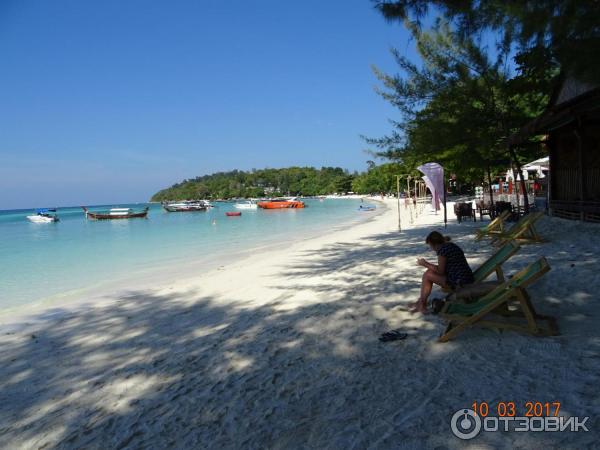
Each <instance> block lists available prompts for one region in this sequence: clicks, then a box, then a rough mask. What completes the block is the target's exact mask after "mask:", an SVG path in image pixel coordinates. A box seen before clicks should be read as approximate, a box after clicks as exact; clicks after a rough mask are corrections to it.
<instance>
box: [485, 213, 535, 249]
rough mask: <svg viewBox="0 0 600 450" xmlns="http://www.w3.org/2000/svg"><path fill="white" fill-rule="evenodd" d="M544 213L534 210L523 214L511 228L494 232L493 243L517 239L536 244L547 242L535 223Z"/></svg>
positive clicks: (521, 241)
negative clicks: (501, 231)
mask: <svg viewBox="0 0 600 450" xmlns="http://www.w3.org/2000/svg"><path fill="white" fill-rule="evenodd" d="M543 215H544V213H543V212H541V211H538V212H533V213H529V214H527V215H526V216H523V217H521V218H520V219H519V221H518V222H517V223H515V224H514V225H513V226H512V227H511V228H510V230H508V231H506V232H503V233H494V234H492V243H493V244H495V245H499V244H502V243H503V242H506V241H508V240H515V241H517V242H519V243H520V244H534V243H542V242H545V241H544V239H542V237H541V236H540V235H539V234H538V232H537V231H536V230H535V226H534V225H535V223H536V222H537V221H538V220H539V219H540V218H541V217H542V216H543Z"/></svg>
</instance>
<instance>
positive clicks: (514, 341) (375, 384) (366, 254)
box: [0, 224, 600, 449]
mask: <svg viewBox="0 0 600 450" xmlns="http://www.w3.org/2000/svg"><path fill="white" fill-rule="evenodd" d="M454 227H456V226H455V225H453V226H452V227H450V230H449V231H450V233H451V234H453V233H454V234H456V235H457V237H456V241H457V242H458V243H459V245H464V246H465V248H466V251H467V254H470V255H472V256H475V257H482V256H484V255H486V254H488V253H489V248H486V247H485V246H483V245H482V244H475V243H473V242H472V238H471V237H467V236H461V235H460V234H459V231H460V233H464V224H463V229H462V230H459V228H454ZM428 230H429V229H428V228H413V229H411V230H409V231H406V232H402V233H383V234H379V235H375V236H372V237H371V238H369V239H368V240H367V241H362V242H360V243H338V244H335V245H330V246H327V247H325V248H323V249H320V250H318V251H317V250H315V251H307V252H304V253H302V254H299V255H295V256H294V258H293V263H292V264H291V265H290V266H288V267H282V268H281V272H282V274H283V275H284V276H285V279H286V280H289V282H288V283H287V285H286V286H283V287H282V286H277V289H279V290H280V291H281V295H280V296H279V297H278V298H277V299H276V300H275V301H272V302H268V303H266V304H265V305H263V306H251V305H249V304H248V303H247V302H245V301H243V300H236V299H232V298H213V297H206V296H202V294H200V293H198V292H186V293H185V294H172V295H162V296H161V295H156V294H153V293H152V292H148V291H144V290H137V291H131V292H129V293H127V295H124V296H122V297H120V298H119V299H118V300H117V301H116V302H114V304H112V305H110V306H107V307H97V308H90V309H88V310H82V311H75V312H74V311H55V312H58V313H62V316H61V318H60V319H58V320H52V321H48V322H45V323H44V325H38V326H36V328H35V329H34V330H32V331H28V332H27V333H24V332H15V333H10V334H4V335H3V336H1V339H2V343H1V345H0V377H1V380H2V382H1V386H0V447H2V448H92V449H108V448H110V449H112V448H115V449H122V448H248V449H254V448H256V449H259V448H281V449H284V448H285V449H289V448H319V449H320V448H332V449H333V448H335V449H350V448H356V449H362V448H415V449H417V448H440V449H441V448H463V444H464V443H463V442H462V441H460V440H458V439H456V438H455V437H454V436H453V435H452V434H451V431H450V417H451V416H452V414H453V413H454V412H455V411H456V410H458V409H460V408H463V407H468V406H469V405H471V403H472V402H473V401H488V402H490V404H492V403H494V402H499V401H515V402H517V404H519V405H521V404H524V402H525V401H528V400H537V401H556V400H559V401H563V402H566V401H567V399H569V401H571V403H570V404H565V405H564V408H565V410H566V411H568V412H569V413H571V414H574V415H592V414H593V413H596V417H597V414H598V413H599V412H600V411H599V410H598V407H597V406H595V405H598V404H599V403H600V402H598V401H597V400H598V393H597V392H598V389H597V378H596V377H597V373H594V374H593V373H590V372H589V367H588V365H587V361H589V360H587V361H586V360H585V358H583V357H582V356H581V355H579V356H574V353H573V352H574V351H577V350H576V348H577V346H576V345H571V342H570V341H569V340H567V339H566V338H564V337H561V338H551V339H534V338H531V337H527V336H521V335H517V334H514V333H498V332H494V331H491V330H481V331H480V330H472V331H469V332H468V335H467V334H465V335H463V336H462V337H461V338H459V339H457V340H456V341H453V342H450V343H448V344H438V343H436V341H435V340H436V337H437V336H438V335H439V334H440V333H441V331H442V330H443V324H442V323H441V322H440V321H439V319H437V318H436V317H408V316H406V315H405V313H403V312H399V311H398V309H397V305H398V304H399V303H400V304H404V305H406V303H407V302H408V301H409V300H413V299H414V294H415V293H416V292H418V287H419V275H420V270H419V269H418V268H416V267H415V268H414V269H412V270H405V271H403V272H401V273H397V270H396V265H397V262H398V261H399V259H403V258H410V259H416V258H417V257H419V256H423V255H424V254H425V253H426V249H425V247H424V245H423V238H424V234H426V232H427V231H428ZM539 251H540V248H539V247H538V248H533V247H532V248H531V249H527V250H524V251H523V252H522V254H520V255H519V256H518V258H516V259H515V264H516V265H518V264H522V263H523V261H525V260H526V259H527V258H529V257H532V256H533V255H534V253H535V252H539ZM555 256H557V257H559V256H560V255H555ZM551 263H552V262H551ZM277 275H278V276H280V275H281V274H277ZM579 290H581V291H585V287H580V288H579ZM299 292H301V293H303V294H304V295H308V296H310V297H312V298H316V299H318V300H319V301H317V302H307V304H306V305H301V306H295V307H293V308H292V307H286V304H287V303H286V302H288V301H290V299H293V298H294V297H295V296H296V295H297V294H298V293H299ZM534 297H535V295H534ZM562 301H563V303H561V302H558V303H556V305H557V306H556V308H555V311H548V312H551V313H556V312H559V311H564V310H570V309H572V308H578V309H579V310H581V309H582V308H581V306H579V307H578V306H577V305H576V304H575V303H568V304H565V303H564V299H562ZM546 306H548V305H546ZM577 320H578V319H574V327H577V326H578V325H579V322H577ZM579 320H583V318H580V319H579ZM392 326H394V327H395V326H401V327H403V328H404V329H405V330H406V331H407V332H408V333H409V337H408V339H406V340H405V341H402V342H394V343H390V344H382V343H380V342H379V341H378V340H377V337H378V335H379V333H381V332H382V331H385V330H386V329H388V328H389V327H392ZM594 336H595V337H594V338H593V339H595V341H593V342H595V343H594V347H591V346H588V347H587V350H588V351H592V353H593V352H598V351H599V349H600V341H599V340H598V337H597V336H598V335H597V333H596V334H595V335H594ZM585 339H586V341H588V340H589V341H588V342H592V340H593V339H592V338H591V337H590V336H587V337H586V338H585ZM590 345H591V344H590ZM591 357H593V356H590V358H591ZM595 357H596V358H598V356H595ZM595 367H598V365H597V361H596V365H595ZM592 399H596V400H595V403H593V402H592ZM594 420H596V419H594ZM595 423H596V425H597V424H598V422H597V421H596V422H595ZM591 425H592V427H593V426H594V423H592V424H591ZM596 428H597V427H596ZM596 439H597V434H595V433H579V434H577V435H569V434H568V433H550V434H541V433H488V434H485V435H482V436H480V437H479V438H477V440H476V441H474V443H476V444H478V445H480V446H482V447H481V448H515V447H530V448H534V447H535V448H541V447H547V448H559V447H560V448H583V447H588V446H591V445H592V442H595V441H596Z"/></svg>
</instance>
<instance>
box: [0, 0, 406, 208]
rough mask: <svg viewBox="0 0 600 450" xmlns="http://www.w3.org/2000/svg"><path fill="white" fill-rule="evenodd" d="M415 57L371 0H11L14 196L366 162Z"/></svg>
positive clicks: (1, 125)
mask: <svg viewBox="0 0 600 450" xmlns="http://www.w3.org/2000/svg"><path fill="white" fill-rule="evenodd" d="M392 46H394V47H396V48H398V49H399V50H400V51H401V52H403V53H406V54H408V55H409V56H411V57H414V54H413V53H412V52H413V49H412V45H411V44H410V43H409V42H408V38H407V33H406V32H405V31H404V29H403V28H402V27H401V25H400V24H389V23H387V22H386V21H385V20H384V19H383V18H382V17H381V16H380V15H379V14H378V13H377V12H376V11H375V10H373V8H372V3H371V2H370V1H369V0H328V1H323V0H320V1H318V0H311V1H301V2H286V1H280V0H279V1H276V0H256V1H247V0H246V1H243V0H231V1H221V0H197V1H183V0H175V1H147V0H146V1H136V0H126V1H123V0H119V1H113V0H103V1H101V2H98V1H83V0H73V1H65V0H53V1H45V0H38V1H35V0H32V1H27V2H23V1H19V0H0V55H2V70H0V209H6V208H17V207H34V206H54V205H59V206H62V205H78V204H95V203H117V202H133V201H145V200H147V199H148V198H149V197H150V196H151V194H152V193H154V192H155V191H157V190H158V189H161V188H163V187H167V186H169V185H171V184H173V183H175V182H178V181H181V180H182V179H184V178H192V177H195V176H197V175H202V174H206V173H211V172H215V171H221V170H230V169H235V168H238V169H251V168H264V167H286V166H291V165H312V166H317V167H319V166H322V165H327V166H342V167H344V168H347V169H349V170H363V169H364V168H365V167H366V164H365V161H366V160H367V159H370V157H369V156H368V155H367V154H365V153H364V151H363V150H364V149H365V148H366V145H365V143H364V142H363V141H362V140H361V139H360V137H359V135H361V134H364V135H369V136H381V135H383V134H386V133H387V132H388V131H389V129H390V126H389V124H388V122H387V119H388V118H396V113H395V111H394V110H393V109H392V107H391V106H389V105H388V104H386V103H385V101H384V100H383V99H381V98H380V97H379V96H377V94H376V93H375V92H374V90H373V87H374V86H375V85H377V80H376V79H375V77H374V75H373V74H372V71H371V65H372V64H375V65H376V66H378V67H379V68H381V69H383V70H385V71H388V72H393V71H395V70H396V68H395V64H394V62H393V60H392V56H391V55H390V53H389V48H390V47H392Z"/></svg>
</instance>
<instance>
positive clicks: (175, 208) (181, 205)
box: [162, 201, 208, 212]
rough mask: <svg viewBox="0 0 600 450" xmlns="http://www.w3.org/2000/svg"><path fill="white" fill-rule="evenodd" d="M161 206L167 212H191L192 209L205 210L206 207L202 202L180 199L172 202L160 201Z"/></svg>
mask: <svg viewBox="0 0 600 450" xmlns="http://www.w3.org/2000/svg"><path fill="white" fill-rule="evenodd" d="M162 207H163V208H164V210H165V211H168V212H192V211H206V209H207V208H208V207H207V206H206V205H205V204H204V203H201V202H195V201H182V202H174V203H167V202H164V203H162Z"/></svg>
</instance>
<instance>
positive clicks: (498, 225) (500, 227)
mask: <svg viewBox="0 0 600 450" xmlns="http://www.w3.org/2000/svg"><path fill="white" fill-rule="evenodd" d="M508 216H510V211H507V210H504V211H502V213H501V214H500V215H499V216H498V217H496V218H495V219H494V220H492V221H491V222H490V223H488V224H487V225H486V226H485V227H481V228H480V229H479V230H477V235H476V236H475V240H477V241H479V240H480V239H481V238H483V237H485V236H489V235H490V234H493V233H503V232H504V222H505V221H506V219H508Z"/></svg>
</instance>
